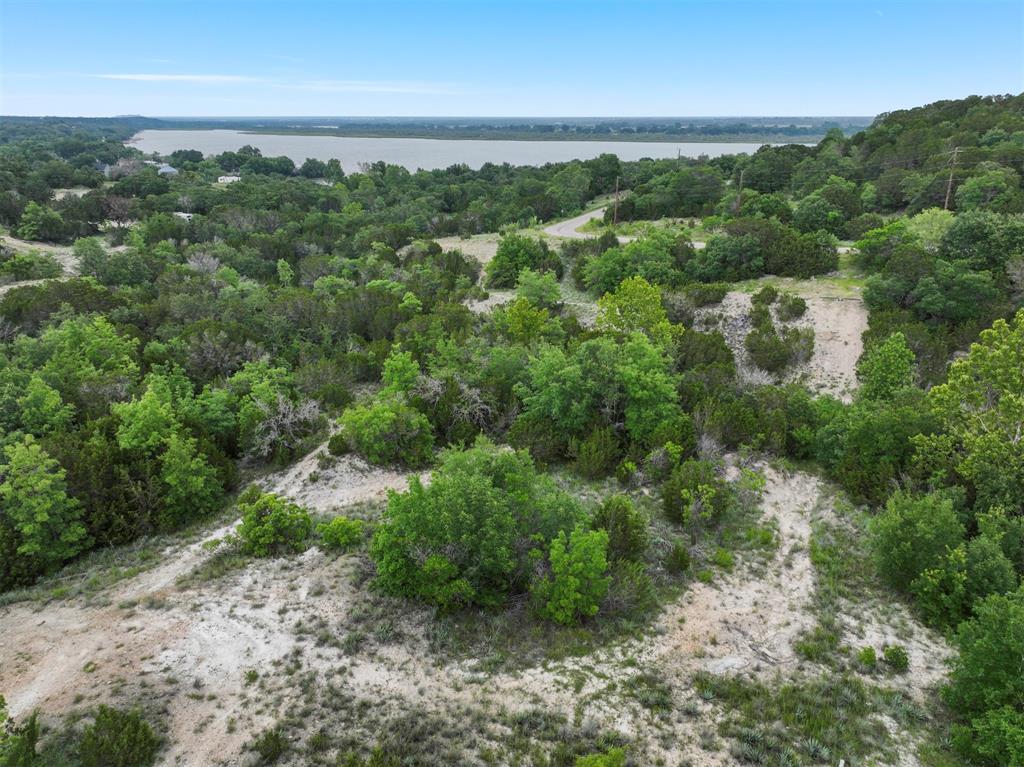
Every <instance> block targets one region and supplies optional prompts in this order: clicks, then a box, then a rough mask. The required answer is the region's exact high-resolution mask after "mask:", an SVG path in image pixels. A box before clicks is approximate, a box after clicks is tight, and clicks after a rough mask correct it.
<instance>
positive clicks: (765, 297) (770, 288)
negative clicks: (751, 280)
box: [750, 285, 779, 306]
mask: <svg viewBox="0 0 1024 767" xmlns="http://www.w3.org/2000/svg"><path fill="white" fill-rule="evenodd" d="M778 297H779V291H778V288H776V287H775V286H774V285H765V286H764V287H763V288H761V289H760V290H759V291H757V292H756V293H755V294H754V295H753V296H751V298H750V301H751V303H753V304H757V305H760V306H769V305H771V304H774V303H775V299H777V298H778Z"/></svg>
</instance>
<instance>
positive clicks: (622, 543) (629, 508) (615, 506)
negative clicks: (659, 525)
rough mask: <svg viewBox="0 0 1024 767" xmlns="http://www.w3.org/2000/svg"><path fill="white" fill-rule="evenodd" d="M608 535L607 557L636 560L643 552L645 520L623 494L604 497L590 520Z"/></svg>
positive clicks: (592, 525)
mask: <svg viewBox="0 0 1024 767" xmlns="http://www.w3.org/2000/svg"><path fill="white" fill-rule="evenodd" d="M590 524H591V527H593V528H594V529H595V530H604V531H605V532H607V533H608V558H609V559H611V560H617V559H640V558H641V557H642V556H643V555H644V552H645V551H646V550H647V540H648V533H647V518H646V517H645V516H644V515H643V513H641V512H640V511H639V510H637V508H636V507H635V506H634V505H633V502H632V501H631V500H629V498H627V497H626V496H624V495H613V496H611V497H610V498H607V499H606V500H605V502H604V503H602V504H601V505H600V506H599V507H598V508H597V510H596V511H595V512H594V516H593V517H592V518H591V521H590Z"/></svg>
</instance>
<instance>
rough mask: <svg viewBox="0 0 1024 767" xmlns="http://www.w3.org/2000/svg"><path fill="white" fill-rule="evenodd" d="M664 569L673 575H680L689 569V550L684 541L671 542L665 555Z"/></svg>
mask: <svg viewBox="0 0 1024 767" xmlns="http://www.w3.org/2000/svg"><path fill="white" fill-rule="evenodd" d="M665 569H666V570H668V571H669V572H670V573H672V574H673V575H681V574H682V573H685V572H686V571H687V570H689V569H690V548H689V546H687V545H686V543H685V542H684V541H673V543H672V548H670V549H669V550H668V554H666V555H665Z"/></svg>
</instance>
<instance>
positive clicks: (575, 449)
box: [569, 426, 619, 479]
mask: <svg viewBox="0 0 1024 767" xmlns="http://www.w3.org/2000/svg"><path fill="white" fill-rule="evenodd" d="M569 453H570V454H574V455H575V456H576V462H575V463H574V464H573V468H574V469H575V470H576V473H577V474H579V475H580V476H581V477H586V478H587V479H599V478H601V477H607V476H608V475H609V474H610V473H611V472H612V471H613V470H614V469H615V465H616V464H617V463H618V461H619V441H618V439H616V438H615V432H614V431H613V430H612V428H611V427H610V426H598V427H595V428H594V429H593V430H592V431H591V432H590V435H589V436H588V437H587V438H586V439H585V440H583V441H582V442H577V441H575V440H573V441H571V442H570V443H569Z"/></svg>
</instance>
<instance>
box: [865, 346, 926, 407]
mask: <svg viewBox="0 0 1024 767" xmlns="http://www.w3.org/2000/svg"><path fill="white" fill-rule="evenodd" d="M914 362H915V357H914V352H913V351H911V349H910V347H909V346H908V345H907V339H906V336H904V335H903V334H902V333H893V334H892V335H890V336H889V337H888V338H886V339H885V340H884V341H883V342H882V343H880V344H875V345H874V346H873V347H872V348H871V349H869V350H868V351H866V352H865V353H864V354H863V356H861V358H860V360H858V362H857V377H858V378H859V379H860V381H861V389H860V396H862V397H867V398H868V399H890V398H891V397H892V395H893V394H895V393H896V392H897V391H899V390H900V389H903V388H906V387H908V386H911V385H913V383H914Z"/></svg>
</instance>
